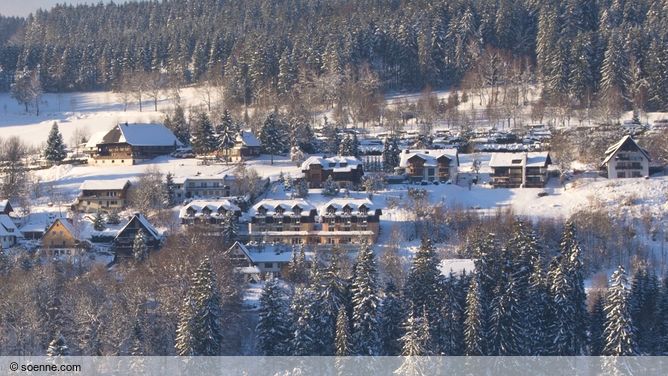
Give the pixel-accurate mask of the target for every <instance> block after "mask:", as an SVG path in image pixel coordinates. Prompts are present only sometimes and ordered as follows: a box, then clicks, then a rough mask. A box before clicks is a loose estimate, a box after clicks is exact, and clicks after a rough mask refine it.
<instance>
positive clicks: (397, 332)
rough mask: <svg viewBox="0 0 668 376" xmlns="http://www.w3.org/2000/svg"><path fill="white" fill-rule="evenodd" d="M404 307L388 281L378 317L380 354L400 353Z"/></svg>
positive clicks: (391, 354)
mask: <svg viewBox="0 0 668 376" xmlns="http://www.w3.org/2000/svg"><path fill="white" fill-rule="evenodd" d="M405 309H406V307H405V306H404V304H403V300H402V299H401V297H400V296H399V294H398V292H397V289H396V287H395V286H394V284H392V283H388V285H387V286H386V287H385V298H384V299H383V300H382V302H381V306H380V312H379V318H378V321H379V323H378V325H379V336H380V344H381V351H380V353H381V355H385V356H398V355H399V354H401V347H402V345H401V337H402V336H403V322H404V313H405Z"/></svg>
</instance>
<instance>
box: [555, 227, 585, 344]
mask: <svg viewBox="0 0 668 376" xmlns="http://www.w3.org/2000/svg"><path fill="white" fill-rule="evenodd" d="M561 254H562V255H563V256H562V262H563V263H564V272H565V273H566V278H567V279H568V283H569V290H570V292H569V294H570V299H569V300H570V304H572V306H573V317H572V321H573V324H574V325H575V326H574V329H575V332H574V333H573V336H572V341H573V343H572V346H573V347H572V349H573V351H574V352H575V354H576V355H579V354H582V353H583V352H584V349H585V347H586V344H587V337H586V332H587V326H588V323H587V303H586V300H587V295H586V294H585V289H584V278H583V276H582V269H583V265H582V259H581V258H582V250H581V249H580V244H579V242H578V240H577V233H576V230H575V224H574V223H573V222H572V221H569V222H568V223H566V229H565V230H564V235H563V236H562V239H561Z"/></svg>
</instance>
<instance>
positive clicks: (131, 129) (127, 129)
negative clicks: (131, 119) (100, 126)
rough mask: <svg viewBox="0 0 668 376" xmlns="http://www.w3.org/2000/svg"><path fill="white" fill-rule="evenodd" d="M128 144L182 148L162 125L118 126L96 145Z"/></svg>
mask: <svg viewBox="0 0 668 376" xmlns="http://www.w3.org/2000/svg"><path fill="white" fill-rule="evenodd" d="M116 143H128V144H130V145H132V146H174V145H176V146H182V144H181V142H180V141H179V140H178V139H177V138H176V136H174V133H172V131H171V130H169V128H167V127H165V126H164V125H162V124H128V123H124V124H118V125H117V126H115V127H114V128H112V129H111V130H110V131H109V132H107V133H106V134H105V135H104V137H103V138H102V141H101V142H98V143H97V144H116Z"/></svg>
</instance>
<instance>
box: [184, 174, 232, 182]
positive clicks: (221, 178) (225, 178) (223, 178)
mask: <svg viewBox="0 0 668 376" xmlns="http://www.w3.org/2000/svg"><path fill="white" fill-rule="evenodd" d="M235 179H236V177H235V176H234V175H228V174H218V175H197V176H188V177H185V178H183V182H184V183H185V182H188V181H207V182H208V181H233V180H235Z"/></svg>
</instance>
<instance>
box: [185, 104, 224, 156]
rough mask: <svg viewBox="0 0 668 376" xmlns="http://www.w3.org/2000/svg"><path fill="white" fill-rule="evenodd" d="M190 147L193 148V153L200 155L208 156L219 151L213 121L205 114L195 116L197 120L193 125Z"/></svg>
mask: <svg viewBox="0 0 668 376" xmlns="http://www.w3.org/2000/svg"><path fill="white" fill-rule="evenodd" d="M190 145H191V146H192V148H193V152H195V153H196V154H199V155H207V154H210V153H212V152H214V151H215V150H217V149H218V143H217V141H216V137H215V135H214V131H213V126H212V125H211V120H210V119H209V116H208V115H207V114H206V113H204V112H200V113H198V114H196V115H195V120H194V121H193V124H192V133H191V136H190Z"/></svg>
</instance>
